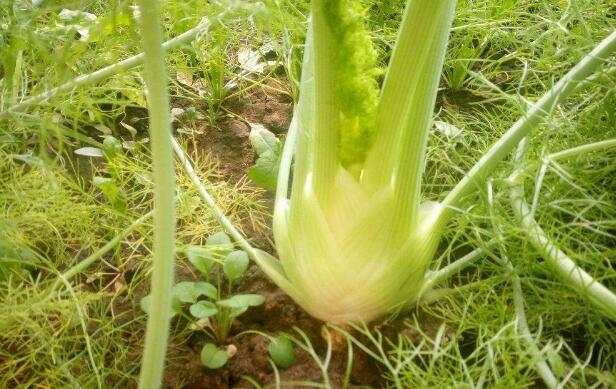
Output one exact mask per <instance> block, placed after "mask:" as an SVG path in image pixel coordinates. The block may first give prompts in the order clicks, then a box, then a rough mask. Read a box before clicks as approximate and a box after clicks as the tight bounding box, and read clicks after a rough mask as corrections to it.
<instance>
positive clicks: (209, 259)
mask: <svg viewBox="0 0 616 389" xmlns="http://www.w3.org/2000/svg"><path fill="white" fill-rule="evenodd" d="M184 253H185V254H186V257H187V258H188V261H189V262H190V263H192V265H193V266H194V267H195V268H196V269H197V270H199V271H200V272H201V273H203V274H205V275H208V274H210V270H211V269H212V266H213V265H214V262H215V261H214V256H213V255H212V252H211V250H209V249H207V248H206V247H202V246H189V247H188V248H187V249H185V250H184Z"/></svg>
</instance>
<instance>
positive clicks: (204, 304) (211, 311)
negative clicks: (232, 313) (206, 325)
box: [190, 301, 218, 319]
mask: <svg viewBox="0 0 616 389" xmlns="http://www.w3.org/2000/svg"><path fill="white" fill-rule="evenodd" d="M217 313H218V308H216V304H214V303H212V302H209V301H199V302H198V303H196V304H193V305H191V306H190V314H191V315H193V316H194V317H195V318H197V319H206V318H208V317H212V316H214V315H215V314H217Z"/></svg>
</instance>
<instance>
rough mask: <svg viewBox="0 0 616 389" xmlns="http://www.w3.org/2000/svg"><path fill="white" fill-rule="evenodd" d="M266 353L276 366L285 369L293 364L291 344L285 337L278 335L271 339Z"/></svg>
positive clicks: (293, 352)
mask: <svg viewBox="0 0 616 389" xmlns="http://www.w3.org/2000/svg"><path fill="white" fill-rule="evenodd" d="M267 351H268V352H269V355H270V357H271V358H272V360H273V361H274V363H275V364H276V366H278V367H281V368H283V369H286V368H288V367H291V366H292V365H293V363H294V362H295V350H294V349H293V343H292V342H291V339H289V337H288V336H287V335H280V336H277V337H275V338H274V339H272V342H271V343H270V344H269V346H268V348H267Z"/></svg>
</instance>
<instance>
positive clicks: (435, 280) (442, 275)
mask: <svg viewBox="0 0 616 389" xmlns="http://www.w3.org/2000/svg"><path fill="white" fill-rule="evenodd" d="M484 255H485V250H484V249H483V248H482V247H479V248H476V249H475V250H473V251H471V252H470V253H468V254H466V255H465V256H463V257H462V258H459V259H457V260H455V261H454V262H452V263H450V264H449V265H447V266H445V267H444V268H442V269H439V270H437V271H434V272H430V273H428V274H426V277H425V279H424V282H423V286H422V287H421V291H420V292H419V294H418V295H419V296H420V297H421V296H423V295H424V294H425V293H427V292H429V291H430V290H432V289H433V288H434V287H435V286H437V285H439V284H442V283H443V282H445V281H447V280H448V279H450V278H451V277H453V276H454V275H455V274H457V273H459V272H460V271H461V270H463V269H464V268H466V267H468V266H470V265H472V264H473V263H475V261H477V260H478V259H480V258H482V257H483V256H484Z"/></svg>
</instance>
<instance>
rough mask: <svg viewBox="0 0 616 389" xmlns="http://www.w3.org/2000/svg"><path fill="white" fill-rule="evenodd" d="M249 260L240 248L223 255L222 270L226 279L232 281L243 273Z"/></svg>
mask: <svg viewBox="0 0 616 389" xmlns="http://www.w3.org/2000/svg"><path fill="white" fill-rule="evenodd" d="M249 262H250V260H249V259H248V254H246V253H245V252H244V251H242V250H237V251H234V252H232V253H230V254H229V255H227V256H226V257H225V261H224V263H223V265H222V270H223V271H224V273H225V276H226V277H227V279H228V280H229V281H231V282H233V281H235V280H237V279H239V278H241V277H242V276H243V275H244V273H245V272H246V269H248V263H249Z"/></svg>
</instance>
